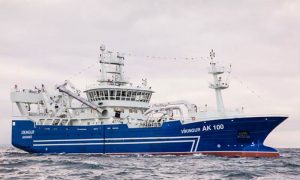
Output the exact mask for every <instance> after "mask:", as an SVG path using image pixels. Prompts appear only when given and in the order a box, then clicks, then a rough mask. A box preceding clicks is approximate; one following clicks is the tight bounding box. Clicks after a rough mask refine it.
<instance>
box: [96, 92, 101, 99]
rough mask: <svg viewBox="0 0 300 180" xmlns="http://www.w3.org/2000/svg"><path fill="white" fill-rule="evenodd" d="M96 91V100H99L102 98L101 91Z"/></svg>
mask: <svg viewBox="0 0 300 180" xmlns="http://www.w3.org/2000/svg"><path fill="white" fill-rule="evenodd" d="M96 93H97V96H96V100H97V101H99V100H100V92H99V91H96Z"/></svg>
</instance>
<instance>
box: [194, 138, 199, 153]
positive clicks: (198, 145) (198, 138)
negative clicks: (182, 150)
mask: <svg viewBox="0 0 300 180" xmlns="http://www.w3.org/2000/svg"><path fill="white" fill-rule="evenodd" d="M197 139H198V141H197V144H196V148H195V150H194V152H196V151H197V149H198V146H199V142H200V136H198V137H197Z"/></svg>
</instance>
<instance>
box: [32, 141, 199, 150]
mask: <svg viewBox="0 0 300 180" xmlns="http://www.w3.org/2000/svg"><path fill="white" fill-rule="evenodd" d="M186 142H193V144H194V142H195V140H182V141H180V140H179V141H145V142H114V143H68V144H33V146H77V145H80V146H82V145H104V144H105V145H118V144H164V143H186ZM192 148H193V146H192Z"/></svg>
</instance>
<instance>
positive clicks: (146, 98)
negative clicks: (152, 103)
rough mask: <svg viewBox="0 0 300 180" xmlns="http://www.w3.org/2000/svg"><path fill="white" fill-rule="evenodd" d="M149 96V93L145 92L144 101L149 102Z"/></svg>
mask: <svg viewBox="0 0 300 180" xmlns="http://www.w3.org/2000/svg"><path fill="white" fill-rule="evenodd" d="M148 97H149V93H145V94H144V99H143V102H147V101H148Z"/></svg>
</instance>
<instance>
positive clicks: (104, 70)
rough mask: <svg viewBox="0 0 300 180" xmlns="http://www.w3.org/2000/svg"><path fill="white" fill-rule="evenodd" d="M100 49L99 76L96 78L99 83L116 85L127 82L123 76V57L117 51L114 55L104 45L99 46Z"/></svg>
mask: <svg viewBox="0 0 300 180" xmlns="http://www.w3.org/2000/svg"><path fill="white" fill-rule="evenodd" d="M100 51H101V53H100V61H99V63H100V64H101V70H100V71H101V78H100V79H99V80H98V81H99V82H100V84H110V85H112V84H113V85H117V86H121V85H125V84H128V82H127V81H125V80H124V77H123V75H124V73H123V66H124V57H123V56H121V55H120V54H119V53H117V55H116V56H115V54H114V53H113V52H111V51H107V50H106V48H105V46H104V45H101V46H100Z"/></svg>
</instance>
